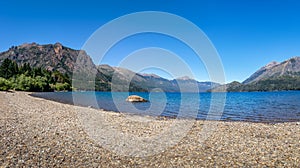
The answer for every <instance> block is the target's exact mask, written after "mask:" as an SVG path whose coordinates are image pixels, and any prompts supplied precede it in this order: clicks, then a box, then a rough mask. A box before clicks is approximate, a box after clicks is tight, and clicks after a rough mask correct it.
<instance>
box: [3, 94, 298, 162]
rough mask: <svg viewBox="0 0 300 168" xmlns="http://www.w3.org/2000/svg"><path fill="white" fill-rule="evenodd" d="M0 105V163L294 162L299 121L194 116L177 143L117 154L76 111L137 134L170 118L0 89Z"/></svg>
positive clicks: (151, 130) (163, 124) (144, 133)
mask: <svg viewBox="0 0 300 168" xmlns="http://www.w3.org/2000/svg"><path fill="white" fill-rule="evenodd" d="M0 107H1V108H0V120H1V121H0V167H299V165H300V122H286V123H275V124H274V123H250V122H224V121H203V120H195V121H191V122H193V124H192V126H191V128H190V129H189V130H188V132H187V133H186V135H185V136H184V137H183V138H181V139H180V141H179V142H178V143H176V144H174V145H172V146H169V147H167V148H166V149H164V150H163V151H161V152H159V153H155V154H153V155H150V156H144V157H134V156H124V155H120V154H119V153H116V152H115V151H112V150H110V149H108V148H106V147H105V146H102V145H101V144H99V143H97V142H96V141H95V140H94V139H93V138H92V137H91V136H89V134H88V133H87V132H86V130H85V129H84V127H83V126H82V124H81V122H80V121H79V118H78V109H79V110H81V111H84V112H85V113H86V114H91V113H97V114H101V116H102V117H104V118H105V119H106V120H108V121H109V122H111V123H113V124H115V125H116V126H117V127H116V128H115V129H118V130H119V131H120V132H123V133H130V134H133V135H136V136H138V137H142V136H146V137H147V136H149V137H150V136H154V135H156V134H159V133H160V132H161V130H162V129H163V128H166V127H168V126H170V125H172V123H173V120H174V119H156V120H153V119H148V118H147V116H133V117H131V118H130V117H128V116H126V115H124V114H123V113H115V112H108V111H102V110H98V109H93V108H88V107H78V106H73V105H68V104H62V103H58V102H53V101H49V100H45V99H41V98H35V97H32V96H30V93H27V92H0ZM133 118H135V120H134V119H133ZM141 120H151V121H149V122H140V121H141ZM207 123H208V124H213V125H215V129H214V131H213V132H212V133H211V135H209V136H208V137H207V138H206V139H205V140H204V141H203V142H201V143H200V142H199V135H200V132H201V131H202V130H203V127H204V125H207ZM108 131H109V130H108ZM116 145H117V144H116ZM143 147H144V148H147V147H148V146H143ZM149 148H150V145H149Z"/></svg>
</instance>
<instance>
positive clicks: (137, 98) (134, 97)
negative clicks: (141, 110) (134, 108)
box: [126, 95, 148, 102]
mask: <svg viewBox="0 0 300 168" xmlns="http://www.w3.org/2000/svg"><path fill="white" fill-rule="evenodd" d="M126 101H129V102H147V101H148V100H146V99H144V98H142V97H141V96H137V95H131V96H128V97H127V99H126Z"/></svg>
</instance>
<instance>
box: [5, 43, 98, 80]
mask: <svg viewBox="0 0 300 168" xmlns="http://www.w3.org/2000/svg"><path fill="white" fill-rule="evenodd" d="M79 54H80V56H81V58H82V60H83V61H84V62H83V63H81V64H77V65H85V66H86V67H90V68H92V69H96V66H95V64H94V63H93V61H92V59H91V58H90V57H89V56H88V55H87V54H86V53H85V51H82V50H74V49H71V48H68V47H65V46H63V45H62V44H60V43H55V44H46V45H39V44H36V43H30V44H29V43H25V44H22V45H20V46H12V47H11V48H9V50H8V51H5V52H2V53H0V63H2V61H3V60H4V59H5V58H8V59H10V60H13V61H15V62H16V63H17V64H19V65H21V64H24V63H29V64H30V66H32V67H41V68H45V69H47V70H50V71H55V70H57V71H59V72H61V73H67V74H68V75H71V74H72V72H73V70H74V68H75V64H76V60H77V57H78V55H79ZM85 66H82V67H80V66H77V67H76V68H77V69H78V70H79V71H83V70H84V69H85Z"/></svg>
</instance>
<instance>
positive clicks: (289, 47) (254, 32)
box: [0, 0, 300, 82]
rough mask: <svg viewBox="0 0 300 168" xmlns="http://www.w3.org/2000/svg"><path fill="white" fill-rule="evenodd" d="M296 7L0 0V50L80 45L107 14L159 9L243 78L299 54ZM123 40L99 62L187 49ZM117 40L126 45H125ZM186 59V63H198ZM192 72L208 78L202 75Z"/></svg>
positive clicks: (153, 0)
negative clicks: (182, 21) (193, 31)
mask: <svg viewBox="0 0 300 168" xmlns="http://www.w3.org/2000/svg"><path fill="white" fill-rule="evenodd" d="M299 9H300V2H298V1H297V0H206V1H201V0H185V1H183V0H107V1H104V0H96V1H90V0H85V1H76V0H66V1H60V0H52V1H41V0H39V1H30V0H27V1H23V0H22V1H18V0H15V1H0V23H1V26H0V51H5V50H7V49H8V48H9V47H11V46H13V45H14V46H16V45H20V44H22V43H30V42H36V43H39V44H49V43H55V42H60V43H62V44H63V45H65V46H68V47H71V48H75V49H80V48H81V47H82V45H83V44H84V43H85V41H86V40H87V39H88V38H89V37H90V36H91V35H92V33H93V32H94V31H96V30H97V29H98V28H99V27H101V26H102V25H104V24H105V23H107V22H109V21H111V20H112V19H115V18H117V17H120V16H122V15H125V14H129V13H133V12H139V11H163V12H169V13H173V14H176V15H179V16H181V17H184V18H186V19H188V20H190V21H191V22H193V23H194V24H196V25H197V26H198V27H199V28H201V29H202V30H203V31H204V33H206V35H207V36H208V37H209V39H210V40H211V42H212V43H213V44H214V46H215V48H216V49H217V51H218V53H219V55H220V57H221V60H222V62H223V66H224V70H225V74H226V80H227V82H230V81H233V80H237V81H243V80H244V79H246V78H247V77H249V76H250V75H251V74H252V73H253V72H255V71H256V70H257V69H259V68H260V67H261V66H263V65H265V64H267V63H269V62H271V61H283V60H286V59H288V58H290V57H293V56H299V55H300V10H299ZM139 38H141V39H142V41H144V42H143V43H142V44H140V43H138V42H139V41H141V39H140V40H139ZM126 40H127V43H126ZM171 41H172V42H171ZM134 42H137V43H134ZM154 42H156V43H154ZM123 43H124V44H122V42H120V44H119V48H120V49H119V50H117V49H118V46H115V49H116V50H115V51H113V50H112V51H111V52H110V53H108V55H107V57H105V59H104V60H103V61H104V63H108V64H111V65H113V66H115V65H118V60H120V59H121V57H122V56H125V55H126V54H129V53H130V52H132V51H133V50H134V49H139V48H140V47H147V46H149V47H162V48H164V47H165V48H168V49H169V50H171V51H172V50H174V52H176V53H178V54H183V55H187V54H190V51H188V50H184V51H183V50H178V46H177V45H180V44H179V42H176V40H175V42H174V39H173V40H172V39H171V38H169V37H161V36H159V35H156V34H152V35H151V34H150V35H149V34H148V35H145V36H143V37H142V36H140V35H137V36H135V37H130V38H129V39H125V40H124V42H123ZM166 44H168V45H166ZM122 46H126V48H130V49H131V50H129V49H128V50H126V51H124V50H122V48H124V47H122ZM176 48H177V50H176ZM181 48H182V47H181ZM183 48H184V47H183ZM116 55H118V56H116ZM119 57H120V58H119ZM190 62H191V63H190V64H191V65H190V66H191V67H197V66H198V65H194V64H193V61H190ZM153 72H156V71H153ZM157 73H160V72H157ZM160 75H163V74H160ZM163 76H164V75H163ZM196 78H197V79H198V80H201V81H203V80H209V79H208V78H207V76H206V75H197V76H196Z"/></svg>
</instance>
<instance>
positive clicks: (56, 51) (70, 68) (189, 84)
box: [0, 43, 300, 92]
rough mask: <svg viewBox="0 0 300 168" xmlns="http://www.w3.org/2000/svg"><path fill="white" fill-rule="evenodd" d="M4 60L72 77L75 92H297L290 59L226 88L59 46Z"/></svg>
mask: <svg viewBox="0 0 300 168" xmlns="http://www.w3.org/2000/svg"><path fill="white" fill-rule="evenodd" d="M79 55H80V57H79ZM5 58H9V59H11V60H13V61H15V62H16V63H17V64H19V65H21V64H24V63H29V64H30V65H31V66H32V67H42V68H45V69H47V70H50V71H55V70H57V71H60V72H61V73H66V74H68V75H69V76H71V77H72V75H74V74H76V75H74V76H76V77H77V78H78V79H77V78H75V77H74V78H73V84H75V86H76V89H78V90H88V89H94V88H95V89H96V90H99V91H111V88H113V90H114V91H128V89H129V91H138V92H140V91H142V92H148V91H151V90H153V89H156V88H159V89H160V90H157V91H165V92H180V91H181V92H195V91H196V90H197V89H196V90H195V88H198V90H199V92H205V91H210V92H220V91H224V90H227V91H229V92H241V91H273V90H300V57H293V58H291V59H288V60H286V61H283V62H281V63H278V62H271V63H269V64H267V65H266V66H264V67H262V68H260V69H259V70H258V71H256V72H255V73H254V74H253V75H251V76H250V77H249V78H247V79H246V80H245V81H243V82H242V83H240V82H237V81H234V82H231V83H229V84H226V85H220V84H218V83H213V82H199V81H196V80H194V79H190V78H188V77H181V78H178V79H173V80H168V79H165V78H162V77H160V76H158V75H155V74H139V73H136V72H133V71H130V70H128V69H124V68H120V67H111V66H109V65H95V64H94V63H93V61H92V59H91V58H90V56H88V55H87V53H86V52H85V51H83V50H74V49H71V48H68V47H65V46H63V45H62V44H60V43H55V44H46V45H39V44H36V43H30V44H22V45H20V46H12V47H11V48H9V50H8V51H5V52H1V53H0V63H2V61H3V60H4V59H5ZM76 61H77V62H76ZM78 62H79V63H78ZM78 74H80V75H78ZM82 81H86V82H82ZM87 85H90V86H87ZM112 86H113V87H112ZM87 88H88V89H87Z"/></svg>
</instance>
